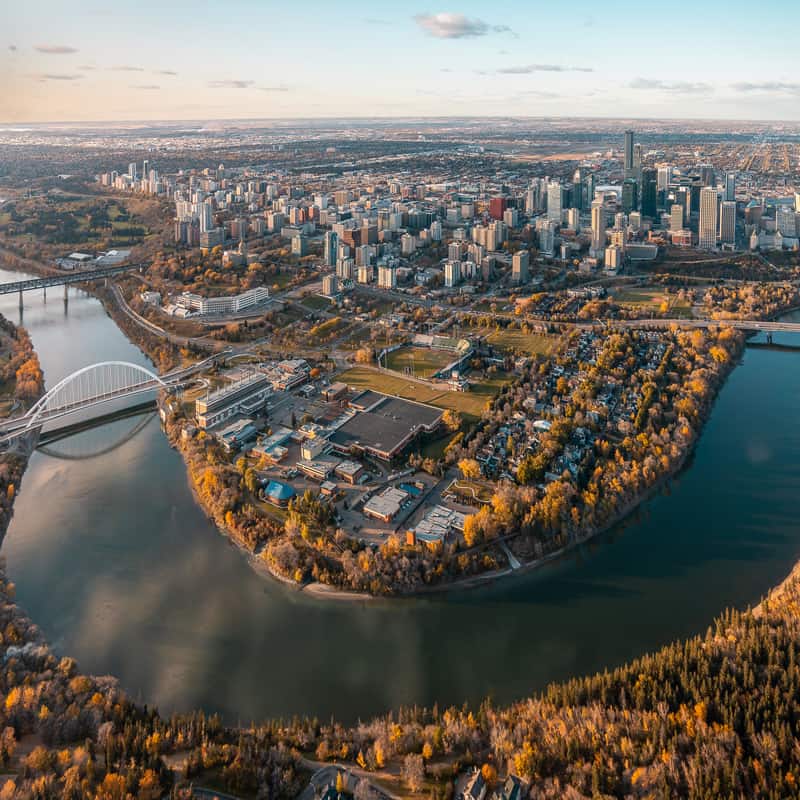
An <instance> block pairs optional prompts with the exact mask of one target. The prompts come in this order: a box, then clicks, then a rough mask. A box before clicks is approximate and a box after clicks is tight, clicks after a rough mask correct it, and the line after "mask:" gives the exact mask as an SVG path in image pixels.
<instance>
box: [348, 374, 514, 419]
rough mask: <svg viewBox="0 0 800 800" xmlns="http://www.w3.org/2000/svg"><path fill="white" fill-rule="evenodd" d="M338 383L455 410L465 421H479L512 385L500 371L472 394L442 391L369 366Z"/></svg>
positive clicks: (474, 389)
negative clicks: (506, 387) (494, 399)
mask: <svg viewBox="0 0 800 800" xmlns="http://www.w3.org/2000/svg"><path fill="white" fill-rule="evenodd" d="M338 380H340V381H344V383H346V384H348V386H357V387H359V388H363V389H374V390H375V391H376V392H383V393H384V394H393V395H396V396H397V397H404V398H405V399H407V400H416V401H417V402H418V403H427V404H428V405H432V406H436V407H437V408H451V409H453V411H458V412H459V413H460V414H462V415H463V417H464V419H465V422H475V421H477V420H478V418H479V417H480V416H481V414H482V413H483V409H484V407H485V406H486V403H487V401H488V400H491V399H492V398H493V397H495V395H497V394H498V393H499V391H500V388H501V387H502V386H503V385H504V384H505V383H510V381H511V376H510V375H508V374H506V373H503V372H498V373H496V374H495V375H494V376H492V377H491V378H489V379H487V380H486V381H482V382H481V383H477V384H475V385H473V386H472V387H471V388H470V390H469V391H468V392H450V391H440V390H439V389H433V388H430V387H428V386H425V385H423V384H421V383H417V382H416V381H411V380H408V379H407V378H404V377H403V376H402V375H391V374H389V373H387V372H378V371H377V370H374V369H369V368H367V367H353V368H351V369H348V370H346V371H345V372H343V373H342V374H341V375H339V376H338Z"/></svg>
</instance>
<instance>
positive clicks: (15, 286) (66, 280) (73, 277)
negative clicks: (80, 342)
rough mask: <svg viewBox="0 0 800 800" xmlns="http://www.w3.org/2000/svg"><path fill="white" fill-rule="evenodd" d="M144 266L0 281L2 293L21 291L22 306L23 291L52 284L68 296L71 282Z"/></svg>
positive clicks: (125, 266)
mask: <svg viewBox="0 0 800 800" xmlns="http://www.w3.org/2000/svg"><path fill="white" fill-rule="evenodd" d="M143 267H144V264H125V265H119V266H115V267H100V268H98V269H88V270H81V271H79V272H60V273H58V274H57V275H47V276H46V277H44V278H27V279H26V280H23V281H12V282H11V283H0V295H2V294H13V293H14V292H19V304H20V306H22V293H23V292H30V291H33V290H34V289H42V290H44V291H45V292H46V291H47V289H48V288H49V287H50V286H63V287H64V296H65V297H66V292H67V286H69V285H70V284H71V283H87V282H88V281H96V280H98V279H99V278H112V277H114V275H121V274H122V273H124V272H134V271H136V270H140V269H142V268H143Z"/></svg>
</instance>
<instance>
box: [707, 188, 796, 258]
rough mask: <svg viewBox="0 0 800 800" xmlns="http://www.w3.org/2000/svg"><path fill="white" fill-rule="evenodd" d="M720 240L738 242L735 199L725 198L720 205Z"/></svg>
mask: <svg viewBox="0 0 800 800" xmlns="http://www.w3.org/2000/svg"><path fill="white" fill-rule="evenodd" d="M726 188H727V186H726ZM792 216H794V215H792ZM719 240H720V242H722V244H736V201H735V200H723V201H722V204H721V205H720V213H719Z"/></svg>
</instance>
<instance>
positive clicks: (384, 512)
mask: <svg viewBox="0 0 800 800" xmlns="http://www.w3.org/2000/svg"><path fill="white" fill-rule="evenodd" d="M409 497H410V495H409V494H408V492H406V491H404V490H403V489H397V488H396V487H394V486H390V487H389V488H388V489H384V490H383V491H382V492H381V493H380V494H376V495H374V496H373V497H370V499H369V500H367V502H366V503H364V508H363V512H364V516H367V517H370V518H371V519H377V520H380V521H381V522H391V521H392V520H393V519H394V518H395V517H396V516H397V515H398V514H399V513H400V509H401V508H402V507H403V504H404V503H405V502H406V501H407V500H408V498H409Z"/></svg>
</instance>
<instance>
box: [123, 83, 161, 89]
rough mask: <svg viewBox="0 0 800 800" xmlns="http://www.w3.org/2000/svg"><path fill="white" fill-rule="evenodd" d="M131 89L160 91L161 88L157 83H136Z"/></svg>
mask: <svg viewBox="0 0 800 800" xmlns="http://www.w3.org/2000/svg"><path fill="white" fill-rule="evenodd" d="M130 88H131V89H160V88H161V87H160V86H158V85H157V84H155V83H135V84H133V85H132V86H131V87H130Z"/></svg>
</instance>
